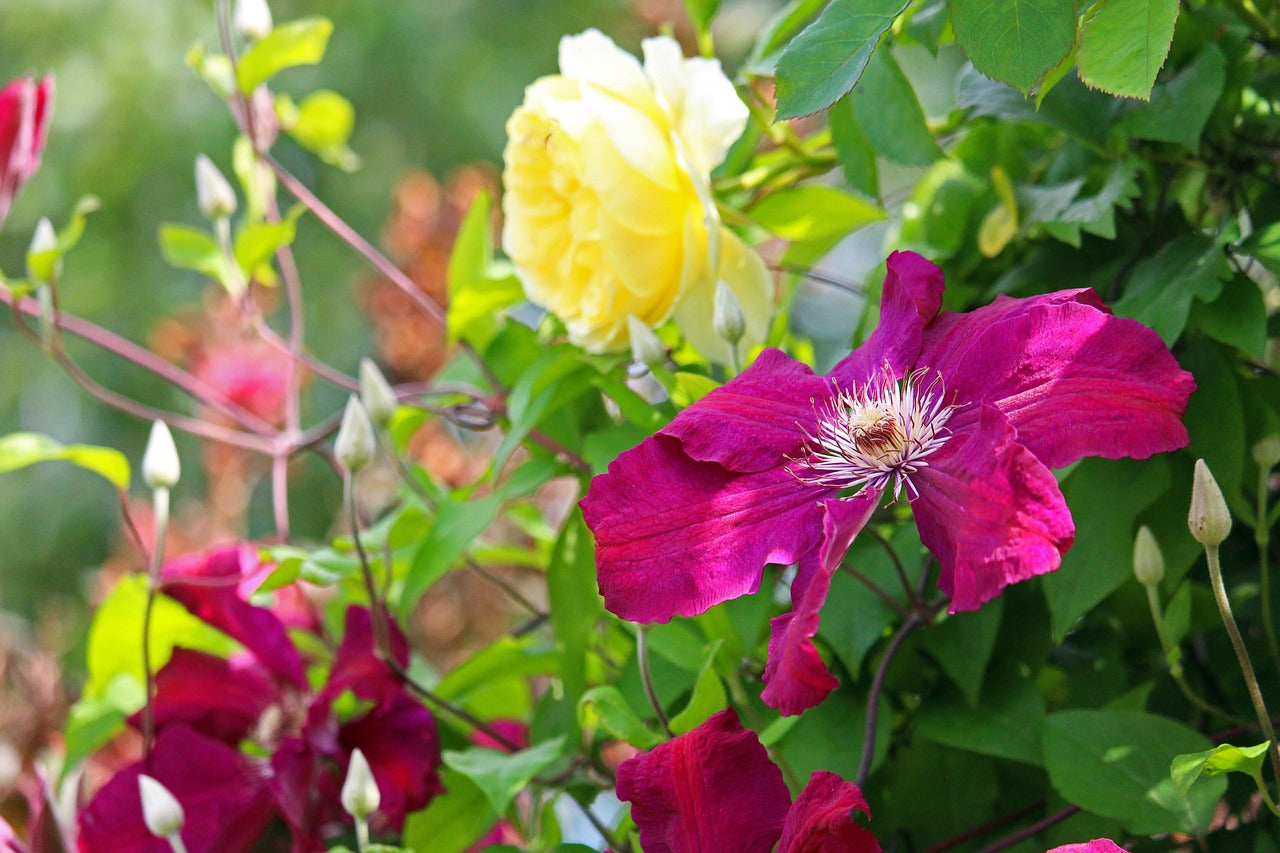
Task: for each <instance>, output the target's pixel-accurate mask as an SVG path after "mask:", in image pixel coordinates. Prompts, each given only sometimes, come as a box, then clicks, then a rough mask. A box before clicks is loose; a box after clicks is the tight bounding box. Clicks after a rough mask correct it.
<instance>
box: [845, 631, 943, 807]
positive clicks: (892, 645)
mask: <svg viewBox="0 0 1280 853" xmlns="http://www.w3.org/2000/svg"><path fill="white" fill-rule="evenodd" d="M929 618H930V617H929V615H928V614H927V613H925V612H922V611H919V610H917V611H916V612H914V613H912V614H911V615H910V616H909V617H907V621H906V622H903V623H902V627H900V628H899V629H898V630H897V632H896V633H895V634H894V635H893V638H892V639H891V640H889V645H888V647H887V648H886V649H885V650H884V656H883V657H881V658H880V665H879V666H877V667H876V674H875V677H874V678H872V680H871V691H870V692H869V693H868V694H867V725H866V729H865V730H864V732H863V742H862V760H861V761H859V762H858V775H857V776H856V777H855V778H854V784H855V785H857V786H858V787H859V788H862V787H864V786H865V785H866V784H867V777H868V776H870V775H871V760H872V759H873V758H874V757H875V753H876V729H877V728H878V727H879V724H880V719H879V718H880V694H881V693H883V692H884V681H885V678H886V677H887V676H888V674H889V665H890V664H892V663H893V659H894V658H895V657H897V656H898V652H899V651H900V650H901V649H902V644H903V643H905V642H906V640H907V637H909V636H911V634H912V632H913V631H915V630H916V629H917V628H919V627H921V626H922V625H925V624H926V623H927V622H928V621H929Z"/></svg>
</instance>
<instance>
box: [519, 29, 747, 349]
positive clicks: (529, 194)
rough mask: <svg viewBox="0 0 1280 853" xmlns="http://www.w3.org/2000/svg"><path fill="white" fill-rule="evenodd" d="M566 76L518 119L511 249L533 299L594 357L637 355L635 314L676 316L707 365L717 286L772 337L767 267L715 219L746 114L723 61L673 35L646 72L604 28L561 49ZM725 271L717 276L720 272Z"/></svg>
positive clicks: (649, 53) (549, 81) (533, 97)
mask: <svg viewBox="0 0 1280 853" xmlns="http://www.w3.org/2000/svg"><path fill="white" fill-rule="evenodd" d="M560 72H561V73H560V74H558V75H555V76H551V77H543V78H541V79H539V80H537V81H535V82H534V83H533V84H532V85H531V86H529V88H528V89H527V90H526V91H525V98H524V103H523V104H522V105H521V106H520V107H519V108H517V109H516V111H515V113H513V114H512V116H511V118H510V119H509V120H508V122H507V135H508V142H507V148H506V151H505V153H504V160H505V164H506V167H505V169H504V171H503V182H504V183H505V185H506V195H505V196H504V197H503V205H502V207H503V212H504V213H505V217H506V218H505V226H504V228H503V234H502V242H503V246H504V248H505V249H506V252H507V254H508V255H509V256H510V258H511V260H512V262H513V263H514V264H515V268H516V272H517V274H518V275H519V277H520V280H521V282H523V284H524V288H525V293H526V294H527V295H528V297H529V299H530V300H531V301H532V302H535V303H537V304H538V305H541V306H542V307H544V308H546V309H547V310H548V311H550V312H551V313H553V314H555V315H556V316H557V317H559V318H560V319H561V320H562V321H563V322H564V324H565V327H566V328H567V329H568V332H569V337H570V339H571V340H572V341H573V342H574V343H576V344H578V345H580V346H582V347H584V348H585V349H587V350H589V351H591V352H602V351H605V350H616V349H620V348H622V347H625V346H626V345H627V341H628V337H629V329H628V323H627V317H628V315H631V316H634V317H636V318H637V319H638V320H640V321H641V322H642V323H644V324H645V325H647V326H650V327H653V326H657V325H660V324H661V323H663V322H664V321H665V320H667V319H668V318H670V317H672V316H673V314H674V316H675V317H676V320H677V322H679V323H680V325H681V328H682V329H683V330H684V331H685V334H686V336H687V337H688V338H689V339H690V341H691V342H692V343H693V344H694V346H695V347H697V348H698V349H699V350H700V351H702V352H703V353H704V354H705V355H707V356H709V357H711V358H715V359H717V360H720V361H724V360H726V357H727V355H728V349H727V347H726V345H725V343H724V342H723V341H721V340H719V339H718V338H716V337H715V335H714V333H713V332H712V331H711V304H712V300H713V296H714V293H715V283H716V280H717V279H724V280H725V281H726V282H727V283H728V284H729V286H730V287H731V288H732V289H733V291H734V293H735V294H736V295H737V297H738V300H739V302H740V303H741V304H742V307H743V311H744V313H745V315H746V317H747V334H746V337H745V338H744V340H743V342H742V344H741V346H743V347H748V346H750V345H751V344H753V343H759V342H760V341H761V340H763V338H764V334H765V331H766V327H767V324H768V319H769V311H770V308H771V299H770V289H771V288H770V281H769V275H768V271H767V270H766V269H765V268H764V264H763V263H762V262H761V261H760V258H759V257H758V256H757V255H756V254H755V253H754V252H752V251H751V250H750V249H749V248H747V247H746V246H744V245H743V244H742V242H741V241H740V240H739V239H738V238H737V237H736V236H735V235H734V234H732V233H731V232H730V231H728V230H727V229H725V228H723V227H722V226H721V225H720V223H719V219H718V217H717V216H716V212H715V205H714V202H713V200H712V198H711V185H710V178H709V175H710V172H711V170H712V169H713V168H715V167H716V166H717V165H718V164H719V163H720V161H722V160H723V159H724V156H725V152H726V151H728V149H729V146H730V145H731V144H732V143H733V141H734V140H735V139H737V138H738V136H739V135H740V134H741V133H742V129H743V127H744V126H745V124H746V120H747V108H746V106H745V105H744V104H743V103H742V101H741V100H740V99H739V98H738V95H737V92H735V91H734V88H733V84H731V83H730V82H729V80H728V78H726V77H725V76H724V72H722V71H721V70H720V63H719V61H717V60H714V59H686V58H684V56H683V55H682V54H681V52H680V48H679V45H677V44H676V42H675V41H673V40H672V39H670V38H665V37H664V38H651V39H646V40H645V41H644V65H643V67H642V66H641V65H640V63H639V62H637V61H636V59H635V57H633V56H631V55H630V54H629V53H626V52H625V51H623V50H621V49H620V48H619V47H618V46H617V45H615V44H614V43H613V42H612V41H611V40H610V39H609V38H608V37H607V36H605V35H604V34H602V33H600V32H598V31H597V30H587V31H586V32H584V33H582V34H580V35H576V36H566V37H565V38H563V39H561V41H560ZM713 263H714V265H715V275H713V274H712V266H713Z"/></svg>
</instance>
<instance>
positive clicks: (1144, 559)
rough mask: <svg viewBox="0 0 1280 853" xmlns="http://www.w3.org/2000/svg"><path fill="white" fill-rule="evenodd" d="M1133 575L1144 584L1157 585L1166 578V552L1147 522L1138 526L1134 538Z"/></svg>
mask: <svg viewBox="0 0 1280 853" xmlns="http://www.w3.org/2000/svg"><path fill="white" fill-rule="evenodd" d="M1133 576H1134V577H1136V578H1137V579H1138V583H1140V584H1142V585H1143V586H1156V585H1157V584H1159V583H1160V581H1162V580H1164V554H1161V553H1160V543H1159V542H1157V541H1156V537H1155V534H1153V533H1152V532H1151V528H1150V527H1147V526H1146V525H1145V524H1144V525H1142V526H1141V527H1139V528H1138V535H1137V536H1136V537H1134V540H1133Z"/></svg>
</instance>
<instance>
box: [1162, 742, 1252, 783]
mask: <svg viewBox="0 0 1280 853" xmlns="http://www.w3.org/2000/svg"><path fill="white" fill-rule="evenodd" d="M1270 748H1271V742H1270V741H1266V742H1264V743H1260V744H1257V745H1256V746H1234V745H1232V744H1229V743H1222V744H1218V745H1217V746H1215V747H1214V748H1213V749H1208V750H1205V751H1204V752H1193V753H1191V754H1189V755H1179V756H1176V757H1174V759H1173V763H1172V764H1171V765H1170V767H1169V775H1170V776H1172V777H1173V783H1174V784H1175V785H1177V786H1178V790H1179V791H1181V792H1182V793H1184V794H1186V793H1187V792H1188V791H1190V790H1191V785H1192V783H1194V782H1195V781H1196V780H1197V779H1199V778H1200V777H1201V776H1220V775H1222V774H1223V773H1243V774H1245V775H1246V776H1250V777H1252V778H1254V779H1256V780H1257V782H1258V785H1259V787H1261V786H1262V785H1264V784H1265V783H1263V781H1262V764H1263V762H1264V761H1266V760H1267V751H1268V750H1269V749H1270Z"/></svg>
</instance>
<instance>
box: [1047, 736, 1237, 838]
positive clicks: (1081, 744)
mask: <svg viewBox="0 0 1280 853" xmlns="http://www.w3.org/2000/svg"><path fill="white" fill-rule="evenodd" d="M1042 732H1043V736H1044V757H1045V767H1046V769H1048V771H1049V779H1050V781H1051V782H1052V783H1053V787H1054V788H1055V789H1056V790H1057V791H1058V793H1060V794H1062V796H1063V797H1065V798H1066V799H1067V800H1068V801H1069V802H1072V803H1075V804H1076V805H1078V806H1080V807H1081V808H1083V809H1086V810H1087V811H1091V812H1096V813H1097V814H1100V815H1105V816H1107V817H1113V818H1116V819H1117V820H1119V821H1121V822H1123V823H1124V825H1125V828H1126V829H1128V830H1129V832H1131V833H1133V834H1134V835H1154V834H1155V833H1158V832H1186V833H1190V834H1192V835H1200V834H1202V833H1203V832H1204V831H1205V830H1206V829H1207V828H1208V825H1209V820H1210V819H1211V818H1212V817H1213V811H1214V808H1215V806H1217V803H1218V800H1219V799H1220V798H1221V797H1222V794H1223V793H1224V792H1225V791H1226V789H1227V780H1226V779H1221V778H1219V779H1210V780H1208V781H1206V782H1205V783H1204V784H1201V785H1198V786H1196V787H1195V788H1194V789H1193V790H1192V791H1191V792H1190V793H1189V794H1187V795H1184V794H1182V793H1181V792H1179V791H1178V789H1177V786H1175V785H1174V782H1173V779H1171V778H1170V776H1169V764H1170V762H1171V761H1172V760H1173V758H1174V757H1175V756H1177V755H1180V754H1183V753H1191V752H1203V751H1205V750H1208V749H1210V748H1211V746H1212V745H1211V744H1210V743H1209V741H1208V739H1207V738H1205V736H1204V735H1202V734H1200V733H1198V732H1196V731H1193V730H1192V729H1189V728H1187V727H1186V726H1184V725H1182V724H1180V723H1176V722H1174V721H1173V720H1170V719H1167V718H1165V717H1157V716H1155V715H1152V714H1146V713H1142V712H1137V711H1063V712H1060V713H1057V714H1051V715H1049V716H1048V717H1046V718H1045V721H1044V725H1043V728H1042Z"/></svg>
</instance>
